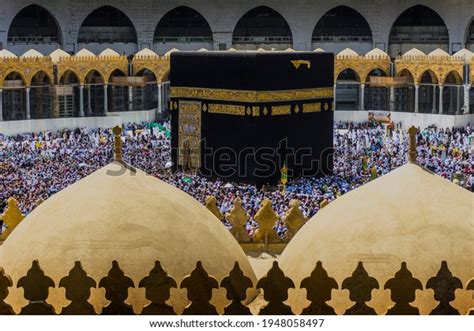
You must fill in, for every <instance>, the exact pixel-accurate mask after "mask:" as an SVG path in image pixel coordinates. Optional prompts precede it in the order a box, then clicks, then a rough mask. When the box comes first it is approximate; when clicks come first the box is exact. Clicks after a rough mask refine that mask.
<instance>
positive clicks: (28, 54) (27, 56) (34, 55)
mask: <svg viewBox="0 0 474 331" xmlns="http://www.w3.org/2000/svg"><path fill="white" fill-rule="evenodd" d="M43 56H44V55H43V54H41V53H40V52H38V51H37V50H36V49H33V48H32V49H30V50H28V51H26V52H25V53H23V55H22V56H20V57H21V58H24V59H30V58H41V57H43Z"/></svg>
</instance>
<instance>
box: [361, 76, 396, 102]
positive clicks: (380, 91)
mask: <svg viewBox="0 0 474 331" xmlns="http://www.w3.org/2000/svg"><path fill="white" fill-rule="evenodd" d="M385 76H387V75H386V73H385V72H384V71H382V70H380V69H373V70H372V71H370V72H369V74H368V75H367V78H366V80H365V89H364V93H365V95H364V109H365V110H385V111H389V110H390V89H389V88H387V87H383V86H372V84H371V79H370V78H371V77H385Z"/></svg>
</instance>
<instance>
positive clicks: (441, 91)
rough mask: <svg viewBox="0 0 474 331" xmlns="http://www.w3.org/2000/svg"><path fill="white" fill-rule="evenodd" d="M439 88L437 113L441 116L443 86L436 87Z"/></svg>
mask: <svg viewBox="0 0 474 331" xmlns="http://www.w3.org/2000/svg"><path fill="white" fill-rule="evenodd" d="M438 87H439V111H438V114H440V115H442V114H443V88H444V86H443V85H442V84H440V85H438Z"/></svg>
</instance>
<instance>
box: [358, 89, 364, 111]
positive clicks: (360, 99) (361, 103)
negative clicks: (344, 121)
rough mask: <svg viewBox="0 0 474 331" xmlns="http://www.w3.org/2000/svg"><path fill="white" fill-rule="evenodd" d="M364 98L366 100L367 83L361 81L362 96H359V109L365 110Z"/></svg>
mask: <svg viewBox="0 0 474 331" xmlns="http://www.w3.org/2000/svg"><path fill="white" fill-rule="evenodd" d="M364 100H365V84H364V83H361V84H360V98H359V101H360V105H359V109H360V110H364V108H365V105H364Z"/></svg>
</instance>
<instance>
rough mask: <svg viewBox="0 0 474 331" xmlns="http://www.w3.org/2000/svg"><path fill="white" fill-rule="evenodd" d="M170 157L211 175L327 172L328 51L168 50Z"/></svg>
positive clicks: (260, 178) (254, 177)
mask: <svg viewBox="0 0 474 331" xmlns="http://www.w3.org/2000/svg"><path fill="white" fill-rule="evenodd" d="M170 61H171V68H170V84H171V90H170V109H171V145H172V160H173V163H174V165H175V167H176V168H181V169H189V170H192V169H194V170H196V171H198V172H199V173H200V174H201V175H203V176H206V177H211V178H220V179H223V180H228V181H234V182H241V183H248V184H254V185H257V186H261V185H263V184H266V183H268V184H275V183H277V182H278V181H279V180H280V178H281V169H282V168H283V167H285V169H288V170H287V176H288V178H291V177H296V176H303V177H314V176H319V175H323V174H330V173H331V171H332V151H333V122H334V113H333V86H334V55H333V54H332V53H317V52H175V53H172V54H171V60H170Z"/></svg>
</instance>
